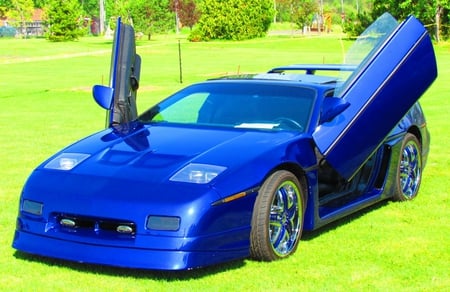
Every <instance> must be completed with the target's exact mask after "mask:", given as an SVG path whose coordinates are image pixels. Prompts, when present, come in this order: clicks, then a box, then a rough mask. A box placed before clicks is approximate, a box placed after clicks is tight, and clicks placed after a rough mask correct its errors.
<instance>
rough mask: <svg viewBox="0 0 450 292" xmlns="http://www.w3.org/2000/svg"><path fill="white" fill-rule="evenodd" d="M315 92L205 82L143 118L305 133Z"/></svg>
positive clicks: (143, 120)
mask: <svg viewBox="0 0 450 292" xmlns="http://www.w3.org/2000/svg"><path fill="white" fill-rule="evenodd" d="M315 97H316V91H315V90H314V89H312V88H307V87H301V86H289V85H288V84H287V83H286V84H285V85H283V86H281V85H275V84H265V83H259V82H257V83H255V82H236V81H231V80H227V81H222V82H214V81H209V82H204V83H200V84H195V85H192V86H189V87H187V88H185V89H183V90H181V91H179V92H178V93H176V94H174V95H172V96H171V97H169V98H168V99H166V100H164V101H163V102H161V103H159V104H158V105H156V106H154V107H152V108H151V109H149V110H148V111H146V112H144V113H143V114H142V115H141V116H140V121H141V122H144V123H161V122H166V123H179V124H197V125H206V126H221V127H233V128H249V129H264V130H295V131H303V130H304V129H306V127H307V126H308V124H309V119H310V116H311V112H312V107H313V104H314V100H315Z"/></svg>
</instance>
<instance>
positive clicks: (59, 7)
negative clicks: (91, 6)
mask: <svg viewBox="0 0 450 292" xmlns="http://www.w3.org/2000/svg"><path fill="white" fill-rule="evenodd" d="M46 14H47V18H48V24H49V32H48V35H47V38H48V39H49V40H51V41H55V42H58V41H73V40H76V39H78V38H79V37H80V36H82V35H83V34H84V31H83V29H82V23H83V17H82V15H83V13H82V9H81V6H80V4H79V3H78V1H77V0H50V2H49V3H48V6H47V8H46Z"/></svg>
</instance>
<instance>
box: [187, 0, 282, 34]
mask: <svg viewBox="0 0 450 292" xmlns="http://www.w3.org/2000/svg"><path fill="white" fill-rule="evenodd" d="M200 7H201V9H200V11H201V13H202V15H201V17H200V19H199V22H198V26H197V27H196V28H195V29H194V30H193V31H192V32H191V35H190V36H189V39H190V40H196V41H197V40H210V39H229V40H243V39H251V38H255V37H262V36H264V35H265V34H266V32H267V31H268V29H269V26H270V24H271V22H272V18H273V15H274V10H273V0H228V1H221V0H204V1H203V2H202V3H201V5H200Z"/></svg>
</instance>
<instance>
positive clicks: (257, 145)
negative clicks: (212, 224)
mask: <svg viewBox="0 0 450 292" xmlns="http://www.w3.org/2000/svg"><path fill="white" fill-rule="evenodd" d="M296 135H298V133H294V132H269V131H255V130H244V129H210V128H188V127H176V126H170V125H156V126H143V125H140V126H138V129H134V130H132V131H122V130H117V129H115V130H112V129H107V130H105V131H102V132H99V133H97V134H94V135H92V136H90V137H87V138H85V139H83V140H81V141H79V142H77V143H75V144H73V145H72V146H69V147H67V148H66V149H64V150H62V151H61V152H60V153H58V154H56V155H55V156H53V157H52V158H50V159H49V160H48V161H46V162H44V163H43V165H42V166H41V169H42V168H45V167H46V165H47V164H48V162H49V161H51V160H52V159H54V158H55V157H56V156H58V155H60V154H62V153H82V154H88V155H89V157H88V158H87V159H85V160H83V161H82V162H81V163H80V164H79V165H77V166H76V167H75V168H73V169H72V170H69V171H66V172H67V173H68V174H69V173H71V174H80V175H91V176H98V177H114V178H116V179H118V180H120V179H125V180H131V181H141V182H146V183H163V182H167V181H168V180H169V178H170V177H171V176H172V175H173V174H174V173H176V172H177V171H178V170H179V169H181V168H182V167H184V166H185V165H187V164H189V163H204V164H213V165H220V166H224V167H226V168H227V169H228V170H231V169H233V168H236V167H239V166H240V165H242V164H245V163H247V162H249V161H252V160H254V159H256V158H257V157H258V156H260V155H262V154H264V153H266V152H267V151H270V150H271V149H273V148H275V147H277V146H279V145H280V144H282V143H285V142H287V141H289V140H290V139H292V138H293V137H294V136H296ZM51 171H61V170H51Z"/></svg>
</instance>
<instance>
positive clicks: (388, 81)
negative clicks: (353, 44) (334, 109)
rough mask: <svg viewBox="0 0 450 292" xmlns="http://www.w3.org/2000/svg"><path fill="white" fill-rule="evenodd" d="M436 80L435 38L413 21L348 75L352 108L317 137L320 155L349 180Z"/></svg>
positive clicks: (344, 93)
mask: <svg viewBox="0 0 450 292" xmlns="http://www.w3.org/2000/svg"><path fill="white" fill-rule="evenodd" d="M436 76H437V68H436V59H435V55H434V51H433V47H432V43H431V39H430V37H429V35H428V33H427V31H426V30H425V28H424V27H423V25H422V24H421V23H420V22H419V21H418V20H417V19H416V18H414V17H409V18H408V19H407V20H405V21H404V22H403V23H401V24H400V25H399V26H398V28H397V29H396V30H394V32H393V33H392V34H391V36H389V37H388V38H387V39H386V41H385V42H384V44H383V45H382V46H381V47H380V48H379V49H378V50H376V51H375V52H372V53H371V55H370V56H369V58H368V59H366V60H365V61H364V62H363V63H362V65H361V66H360V67H359V68H358V70H357V71H355V72H354V73H353V75H352V76H350V78H349V81H347V82H346V84H345V85H344V86H345V88H344V89H343V91H342V92H341V97H342V98H343V99H345V100H346V101H347V102H349V103H350V106H349V107H348V108H347V109H346V110H345V111H344V112H342V113H341V114H340V115H338V116H337V117H336V118H335V119H334V120H332V121H330V122H327V123H323V124H322V125H319V126H318V128H317V129H316V131H315V132H314V133H313V137H314V140H315V142H316V145H317V147H318V149H319V151H320V152H321V153H322V155H323V156H324V158H325V159H326V160H327V161H328V163H329V164H330V165H331V166H332V167H333V168H335V170H336V171H337V172H338V173H339V174H340V175H341V176H342V177H344V178H346V179H351V178H352V176H353V175H354V174H355V173H356V172H357V171H358V169H359V168H360V166H361V165H363V164H364V162H365V161H366V160H367V159H368V157H370V155H371V154H372V153H373V152H374V151H375V150H376V149H377V148H378V147H379V145H380V144H381V143H382V141H383V140H384V138H385V137H386V136H387V135H388V134H389V132H390V131H391V130H392V129H393V128H394V127H395V125H396V124H397V123H398V122H399V121H400V120H401V119H402V117H403V116H404V115H405V114H406V113H407V111H408V110H409V109H410V108H411V107H412V106H413V105H414V103H415V102H416V101H417V100H418V99H419V97H420V96H421V95H422V94H423V93H424V92H425V91H426V89H427V88H428V87H429V86H430V85H431V83H432V82H433V81H434V80H435V78H436Z"/></svg>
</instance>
